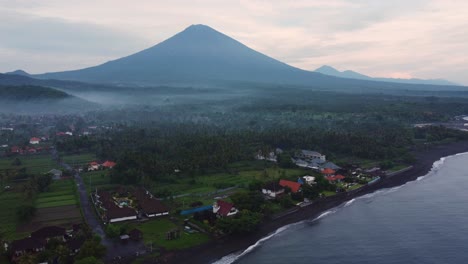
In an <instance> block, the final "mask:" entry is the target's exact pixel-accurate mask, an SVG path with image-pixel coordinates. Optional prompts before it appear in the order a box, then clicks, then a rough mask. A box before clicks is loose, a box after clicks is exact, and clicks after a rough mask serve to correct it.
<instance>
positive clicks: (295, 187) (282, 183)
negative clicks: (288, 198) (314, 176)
mask: <svg viewBox="0 0 468 264" xmlns="http://www.w3.org/2000/svg"><path fill="white" fill-rule="evenodd" d="M279 185H280V186H282V187H284V188H286V187H287V188H289V189H290V190H291V192H292V193H298V192H300V191H301V184H300V183H298V182H293V181H288V180H280V181H279Z"/></svg>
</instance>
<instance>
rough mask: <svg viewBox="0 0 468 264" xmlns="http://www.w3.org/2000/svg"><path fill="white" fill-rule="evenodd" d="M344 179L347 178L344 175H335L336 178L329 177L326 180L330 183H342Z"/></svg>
mask: <svg viewBox="0 0 468 264" xmlns="http://www.w3.org/2000/svg"><path fill="white" fill-rule="evenodd" d="M344 178H346V177H345V176H343V175H335V176H327V177H325V179H327V181H329V182H330V183H337V182H341V181H342V180H343V179H344Z"/></svg>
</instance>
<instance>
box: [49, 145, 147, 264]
mask: <svg viewBox="0 0 468 264" xmlns="http://www.w3.org/2000/svg"><path fill="white" fill-rule="evenodd" d="M52 157H53V158H54V159H55V160H56V161H58V162H59V164H60V165H61V166H62V167H64V168H65V169H67V170H69V171H73V168H72V167H71V166H70V165H68V164H66V163H64V162H63V161H59V159H58V154H57V151H56V150H55V149H54V150H53V151H52ZM74 178H75V182H76V184H77V187H78V193H79V195H80V205H81V209H82V211H83V217H84V219H85V221H86V223H87V224H88V226H89V227H90V228H91V229H92V230H93V232H94V233H95V234H97V235H99V236H100V237H101V243H102V245H104V246H105V247H106V248H107V256H106V258H105V260H106V263H113V262H115V263H127V262H128V261H129V260H130V259H133V258H135V256H136V253H137V252H139V255H143V254H144V253H146V252H147V249H146V247H145V246H144V244H143V242H134V241H129V242H128V243H126V244H123V243H120V242H118V241H116V240H114V239H110V238H108V237H107V236H106V234H105V232H104V229H103V227H102V223H101V220H100V219H99V218H98V216H97V215H96V214H95V211H94V205H93V203H92V201H90V197H89V195H88V193H87V191H86V186H85V184H84V182H83V178H82V177H81V175H80V173H79V172H76V173H75V175H74ZM118 257H122V260H121V261H113V260H114V259H115V258H118Z"/></svg>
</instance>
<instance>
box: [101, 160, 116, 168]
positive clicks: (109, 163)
mask: <svg viewBox="0 0 468 264" xmlns="http://www.w3.org/2000/svg"><path fill="white" fill-rule="evenodd" d="M115 165H117V163H115V162H113V161H108V160H107V161H106V162H104V163H103V164H102V166H103V167H105V168H108V169H112V168H113V167H115Z"/></svg>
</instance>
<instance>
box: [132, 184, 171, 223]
mask: <svg viewBox="0 0 468 264" xmlns="http://www.w3.org/2000/svg"><path fill="white" fill-rule="evenodd" d="M134 196H135V198H136V200H137V204H138V207H139V209H140V211H141V213H142V214H143V215H144V216H146V217H148V218H151V217H157V216H164V215H168V214H169V210H168V209H167V208H166V206H164V204H163V203H161V201H159V200H156V199H155V198H154V197H153V195H151V194H150V193H149V192H148V191H146V190H145V189H143V188H138V189H136V190H135V192H134Z"/></svg>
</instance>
